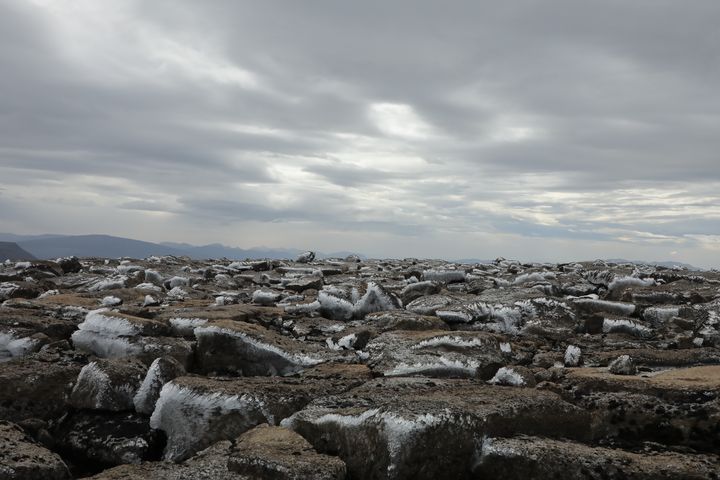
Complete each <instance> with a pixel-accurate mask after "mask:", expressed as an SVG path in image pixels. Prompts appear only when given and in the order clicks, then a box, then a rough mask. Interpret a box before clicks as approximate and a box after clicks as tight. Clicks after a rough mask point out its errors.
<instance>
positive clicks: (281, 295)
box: [0, 254, 720, 480]
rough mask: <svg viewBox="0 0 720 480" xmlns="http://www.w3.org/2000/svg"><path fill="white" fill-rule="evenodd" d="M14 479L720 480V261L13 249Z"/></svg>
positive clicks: (2, 286)
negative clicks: (679, 263)
mask: <svg viewBox="0 0 720 480" xmlns="http://www.w3.org/2000/svg"><path fill="white" fill-rule="evenodd" d="M0 302H2V307H0V479H66V478H84V477H90V478H94V479H138V480H139V479H143V480H145V479H149V478H153V479H208V478H210V479H263V478H272V479H343V478H348V479H366V478H367V479H406V478H407V479H437V478H449V479H450V478H451V479H456V478H468V479H471V478H477V479H486V478H490V479H494V478H498V479H500V478H502V479H512V478H538V479H551V478H552V479H555V478H583V479H585V478H586V479H685V478H687V479H713V478H720V461H719V460H720V454H719V452H720V273H718V272H715V271H703V272H692V271H688V270H682V269H668V268H662V267H651V266H636V265H630V264H622V265H617V264H607V263H605V262H601V261H597V262H582V263H574V264H560V265H550V264H521V263H518V262H513V261H507V260H504V259H498V260H497V261H495V262H494V263H492V264H475V265H459V264H452V263H446V262H441V261H419V260H414V259H405V260H390V261H384V260H383V261H381V260H371V261H360V260H359V259H358V258H354V257H350V258H346V259H338V260H336V261H331V260H325V261H315V260H314V258H313V255H312V254H307V255H303V256H301V257H300V258H298V259H297V261H286V262H281V261H248V262H231V261H219V260H215V261H204V262H200V261H191V260H189V259H187V258H176V257H161V258H158V257H151V258H147V259H144V260H132V259H125V260H106V259H82V260H78V259H75V258H65V259H60V260H58V261H56V262H49V261H32V262H20V263H16V262H6V263H4V264H0Z"/></svg>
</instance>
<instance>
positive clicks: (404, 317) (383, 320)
mask: <svg viewBox="0 0 720 480" xmlns="http://www.w3.org/2000/svg"><path fill="white" fill-rule="evenodd" d="M365 321H366V322H367V324H368V325H371V326H373V327H376V328H378V329H380V330H381V331H391V330H448V329H449V327H448V325H447V323H445V322H443V321H442V320H440V319H439V318H437V317H435V316H430V315H418V314H417V313H413V312H410V311H408V310H391V311H389V312H375V313H371V314H369V315H368V316H367V317H365Z"/></svg>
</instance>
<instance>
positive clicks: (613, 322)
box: [603, 318, 653, 338]
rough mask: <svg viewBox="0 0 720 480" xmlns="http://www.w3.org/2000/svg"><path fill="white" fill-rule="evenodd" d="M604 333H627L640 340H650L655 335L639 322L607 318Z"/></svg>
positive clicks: (604, 323)
mask: <svg viewBox="0 0 720 480" xmlns="http://www.w3.org/2000/svg"><path fill="white" fill-rule="evenodd" d="M603 332H605V333H625V334H628V335H632V336H634V337H640V338H648V337H651V336H652V335H653V331H652V329H650V328H649V327H647V326H645V325H643V324H642V323H640V322H639V321H635V320H631V319H628V318H605V319H604V320H603Z"/></svg>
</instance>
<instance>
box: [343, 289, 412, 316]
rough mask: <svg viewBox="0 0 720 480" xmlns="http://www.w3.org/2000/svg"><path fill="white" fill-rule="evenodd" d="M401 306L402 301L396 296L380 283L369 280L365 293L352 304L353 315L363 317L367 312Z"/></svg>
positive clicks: (394, 308) (393, 308)
mask: <svg viewBox="0 0 720 480" xmlns="http://www.w3.org/2000/svg"><path fill="white" fill-rule="evenodd" d="M401 307H402V303H401V302H400V299H398V298H397V296H395V295H394V294H393V293H390V292H388V291H387V290H386V289H384V288H383V287H381V286H380V285H378V284H376V283H373V282H370V283H368V285H367V290H366V291H365V294H364V295H363V296H362V297H360V299H358V301H357V302H356V303H355V305H353V316H354V317H355V318H365V316H366V315H368V314H369V313H373V312H383V311H387V310H397V309H399V308H401Z"/></svg>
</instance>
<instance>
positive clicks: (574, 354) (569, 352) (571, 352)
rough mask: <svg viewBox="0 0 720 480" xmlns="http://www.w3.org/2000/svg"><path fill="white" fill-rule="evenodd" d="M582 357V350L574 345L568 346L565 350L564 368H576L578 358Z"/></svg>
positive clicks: (578, 363)
mask: <svg viewBox="0 0 720 480" xmlns="http://www.w3.org/2000/svg"><path fill="white" fill-rule="evenodd" d="M581 357H582V350H580V347H576V346H575V345H568V346H567V348H566V349H565V359H564V360H565V366H566V367H577V366H578V365H580V358H581Z"/></svg>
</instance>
